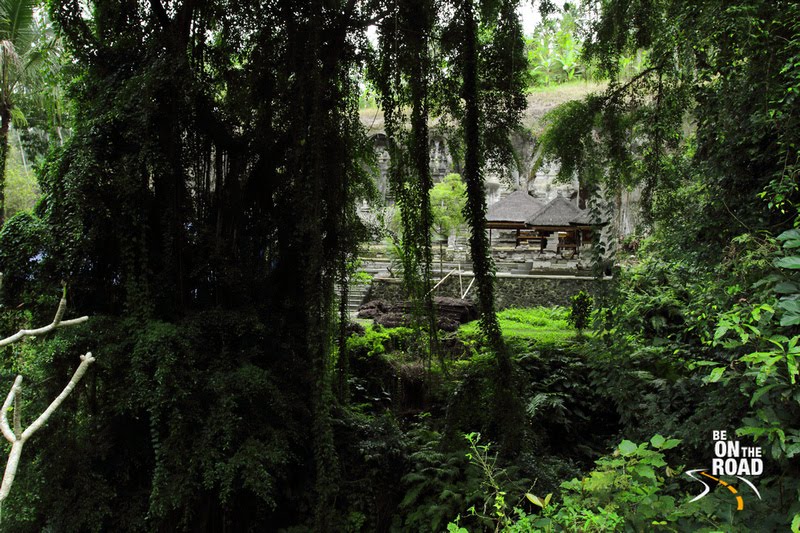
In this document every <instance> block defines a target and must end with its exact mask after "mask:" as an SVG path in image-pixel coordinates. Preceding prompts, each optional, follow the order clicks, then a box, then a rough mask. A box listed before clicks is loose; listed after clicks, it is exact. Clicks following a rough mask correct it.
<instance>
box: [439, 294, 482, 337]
mask: <svg viewBox="0 0 800 533" xmlns="http://www.w3.org/2000/svg"><path fill="white" fill-rule="evenodd" d="M433 305H434V307H435V308H436V314H437V315H438V316H440V317H446V318H448V319H451V320H454V321H456V322H457V323H459V324H465V323H467V322H470V321H472V320H475V319H477V318H478V309H477V308H476V307H475V304H474V303H473V302H471V301H470V300H462V299H461V298H451V297H449V296H436V297H435V298H434V299H433ZM448 331H449V330H448Z"/></svg>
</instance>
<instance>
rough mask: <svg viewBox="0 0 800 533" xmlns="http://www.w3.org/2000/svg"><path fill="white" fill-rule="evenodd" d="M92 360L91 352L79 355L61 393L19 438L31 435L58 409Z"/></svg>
mask: <svg viewBox="0 0 800 533" xmlns="http://www.w3.org/2000/svg"><path fill="white" fill-rule="evenodd" d="M93 362H94V357H92V352H88V353H87V354H86V355H82V356H81V364H80V365H78V368H77V369H76V370H75V373H74V374H73V375H72V379H71V380H69V383H67V386H66V387H64V390H63V391H61V394H59V395H58V397H56V399H55V400H53V402H52V403H51V404H50V405H49V406H48V407H47V409H45V411H44V413H42V414H41V415H39V418H37V419H36V421H35V422H34V423H33V424H31V425H30V426H28V429H26V430H25V431H23V432H22V436H21V437H20V439H21V440H23V441H25V440H28V439H29V438H30V436H31V435H33V434H34V433H36V431H37V430H38V429H39V428H40V427H42V426H43V425H44V424H45V423H46V422H47V419H49V418H50V415H52V414H53V411H55V410H56V409H58V406H59V405H61V402H63V401H64V399H65V398H66V397H67V396H69V393H70V392H72V390H73V389H74V388H75V385H77V384H78V382H79V381H80V380H81V378H82V377H83V375H84V374H85V373H86V369H87V368H89V365H90V364H92V363H93Z"/></svg>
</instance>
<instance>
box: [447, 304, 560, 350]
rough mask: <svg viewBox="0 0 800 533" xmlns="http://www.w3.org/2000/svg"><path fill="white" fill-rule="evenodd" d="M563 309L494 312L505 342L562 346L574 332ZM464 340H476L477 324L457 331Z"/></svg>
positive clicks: (548, 308) (471, 324) (465, 326)
mask: <svg viewBox="0 0 800 533" xmlns="http://www.w3.org/2000/svg"><path fill="white" fill-rule="evenodd" d="M568 312H569V311H568V310H567V309H566V308H564V307H534V308H530V309H506V310H504V311H500V312H499V313H497V318H498V320H499V322H500V329H501V330H502V331H503V337H505V339H506V340H508V341H512V342H513V341H534V342H535V343H536V344H563V343H567V342H572V341H573V340H575V335H576V332H575V329H574V328H573V327H572V326H570V325H569V323H568V322H567V313H568ZM458 333H459V336H460V337H461V338H462V339H465V340H472V339H477V338H478V337H479V336H480V335H479V327H478V321H477V320H476V321H473V322H469V323H467V324H464V325H463V326H461V328H460V329H459V330H458Z"/></svg>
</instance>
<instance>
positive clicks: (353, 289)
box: [336, 280, 371, 315]
mask: <svg viewBox="0 0 800 533" xmlns="http://www.w3.org/2000/svg"><path fill="white" fill-rule="evenodd" d="M370 285H371V283H370V282H364V281H363V280H359V281H358V282H357V283H355V282H350V283H349V284H348V286H347V311H348V312H349V313H350V314H351V315H353V314H355V313H357V312H358V308H359V307H360V306H361V304H362V303H364V300H365V299H366V297H367V293H368V292H369V287H370ZM336 294H337V296H338V295H339V294H341V288H340V286H339V284H338V283H337V284H336Z"/></svg>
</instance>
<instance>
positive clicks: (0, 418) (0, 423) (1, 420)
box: [0, 376, 22, 444]
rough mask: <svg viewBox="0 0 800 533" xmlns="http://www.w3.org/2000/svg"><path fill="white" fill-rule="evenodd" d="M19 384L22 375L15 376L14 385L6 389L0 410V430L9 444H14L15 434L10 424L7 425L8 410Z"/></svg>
mask: <svg viewBox="0 0 800 533" xmlns="http://www.w3.org/2000/svg"><path fill="white" fill-rule="evenodd" d="M21 385H22V376H17V379H15V380H14V385H12V387H11V390H10V391H8V396H7V397H6V401H5V402H4V403H3V411H2V412H0V430H2V432H3V436H4V437H5V438H6V440H7V441H8V442H10V443H11V444H14V442H15V441H16V440H17V436H16V435H15V434H14V432H13V431H11V426H9V425H8V410H9V409H10V408H11V404H12V403H13V402H14V397H15V396H16V395H17V393H18V392H19V390H20V386H21Z"/></svg>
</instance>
